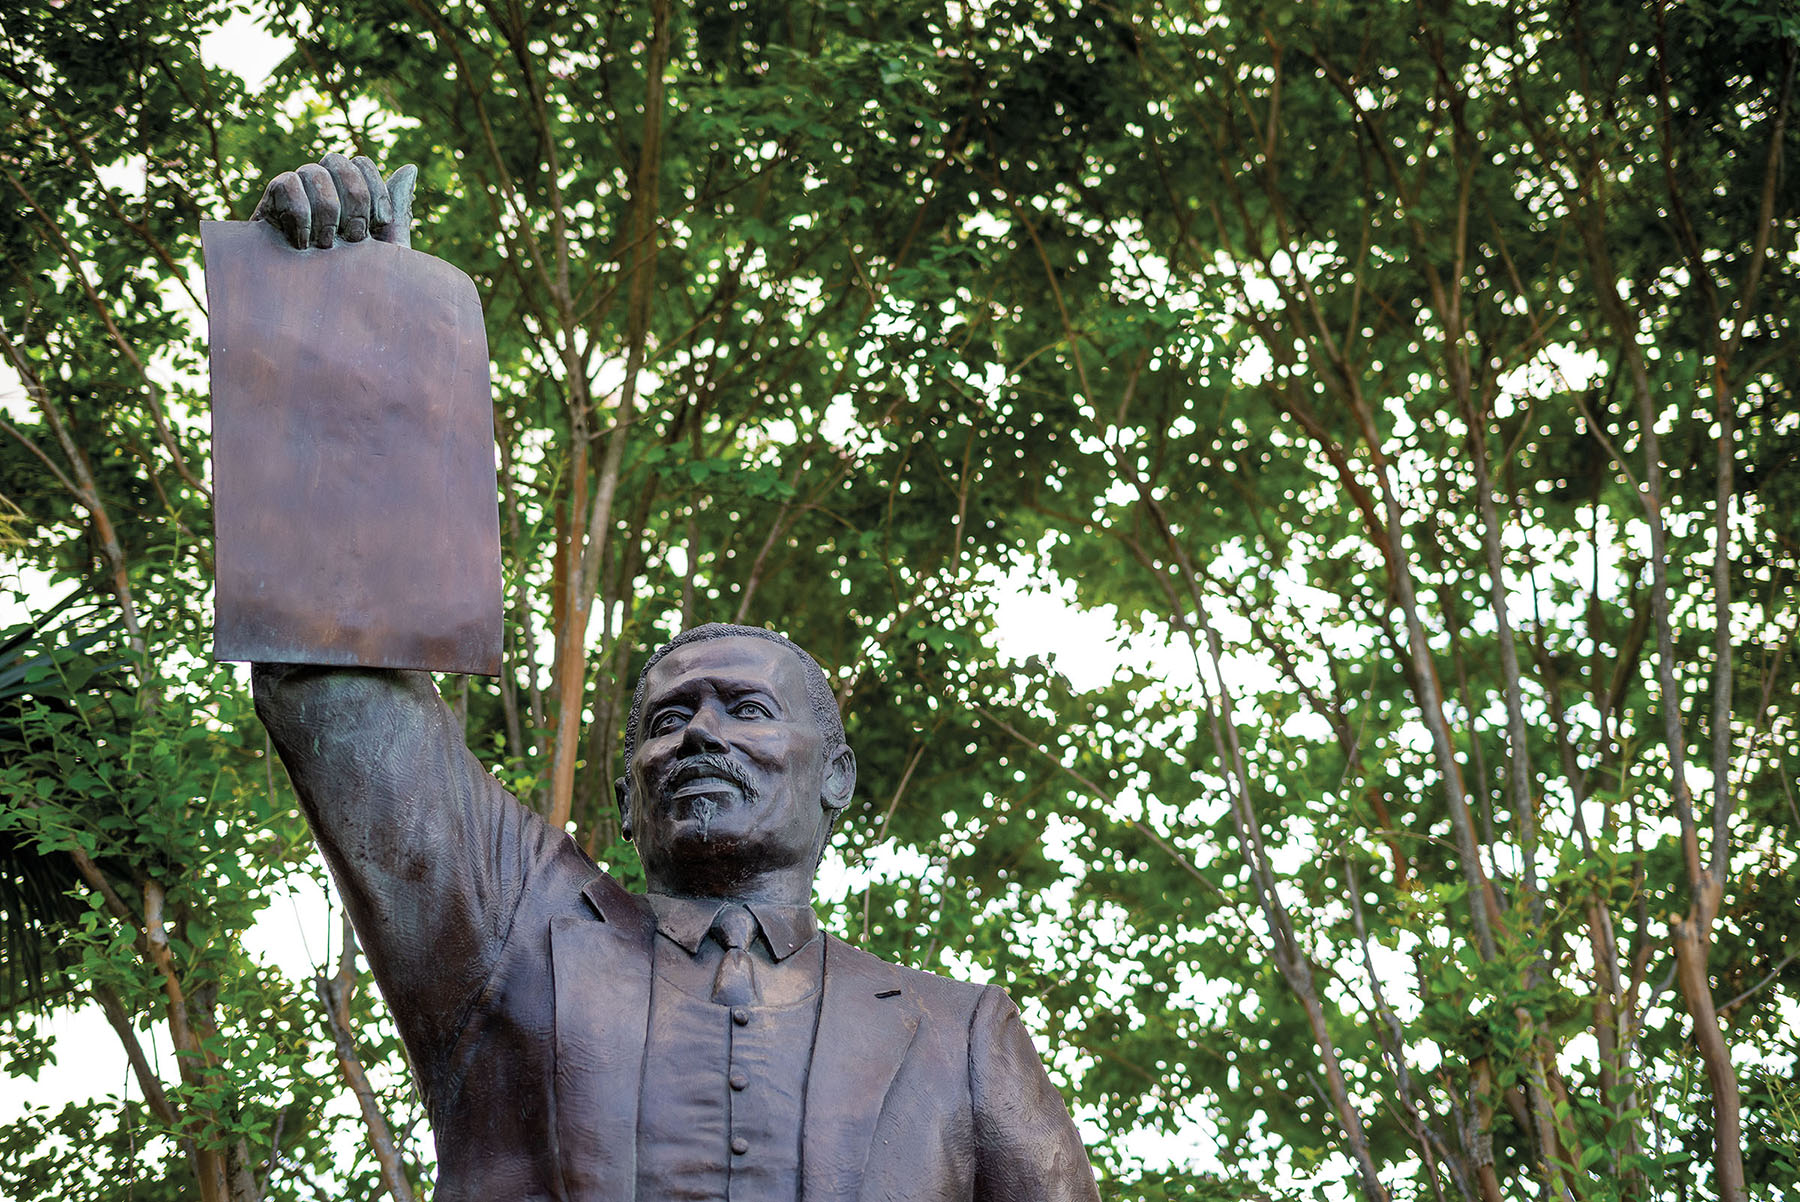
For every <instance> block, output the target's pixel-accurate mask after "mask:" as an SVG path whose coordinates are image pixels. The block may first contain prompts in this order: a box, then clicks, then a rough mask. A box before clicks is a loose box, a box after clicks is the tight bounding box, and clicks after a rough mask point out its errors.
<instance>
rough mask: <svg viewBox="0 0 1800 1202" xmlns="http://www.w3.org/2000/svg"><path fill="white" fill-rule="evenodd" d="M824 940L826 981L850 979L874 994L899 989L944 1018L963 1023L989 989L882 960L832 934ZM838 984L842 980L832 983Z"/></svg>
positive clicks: (923, 1006) (926, 1008)
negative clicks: (871, 989)
mask: <svg viewBox="0 0 1800 1202" xmlns="http://www.w3.org/2000/svg"><path fill="white" fill-rule="evenodd" d="M825 941H826V959H825V965H826V967H825V973H826V977H827V979H828V980H829V979H830V978H832V977H833V976H834V975H835V976H837V977H839V978H844V977H849V978H852V979H854V980H857V981H859V983H861V984H864V985H867V986H870V987H871V988H873V989H874V991H875V992H876V993H877V994H880V993H882V992H883V991H885V990H888V989H898V990H900V991H901V992H902V993H904V994H906V995H908V996H910V997H912V998H913V999H914V1000H915V1001H916V1002H918V1003H919V1005H920V1006H921V1007H922V1008H924V1009H925V1010H927V1011H930V1012H932V1013H934V1014H937V1015H939V1016H942V1017H944V1018H947V1019H955V1020H960V1021H962V1022H965V1023H966V1022H967V1021H968V1019H969V1017H970V1016H971V1015H972V1014H973V1013H974V1011H975V1007H976V1005H977V1004H978V1003H979V1002H980V1001H981V996H982V994H983V993H984V992H986V990H987V988H988V987H987V986H985V985H976V984H973V983H971V982H969V981H959V980H957V979H956V978H954V977H946V976H941V975H939V974H938V973H934V972H925V971H924V970H922V969H917V968H908V967H907V966H906V965H904V964H895V963H894V962H893V961H891V960H883V959H882V958H881V957H880V956H875V955H871V954H870V953H868V952H865V951H863V950H862V949H861V948H859V947H856V946H854V945H852V944H849V943H846V942H844V941H843V940H842V939H839V938H838V937H837V936H835V935H829V934H828V935H826V936H825ZM841 983H843V982H842V981H841V980H840V981H837V982H834V984H841Z"/></svg>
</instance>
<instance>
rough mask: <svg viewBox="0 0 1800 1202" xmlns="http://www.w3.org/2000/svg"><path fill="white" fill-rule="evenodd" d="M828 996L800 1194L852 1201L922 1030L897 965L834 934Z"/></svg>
mask: <svg viewBox="0 0 1800 1202" xmlns="http://www.w3.org/2000/svg"><path fill="white" fill-rule="evenodd" d="M822 995H823V996H822V997H821V999H820V1003H819V1033H818V1036H817V1037H816V1039H815V1040H814V1041H813V1057H812V1069H811V1071H810V1072H809V1074H808V1076H807V1084H806V1116H805V1118H804V1120H803V1122H802V1128H801V1130H802V1135H801V1148H800V1177H801V1197H802V1198H804V1199H805V1202H850V1200H851V1199H855V1198H856V1197H857V1196H858V1192H859V1191H860V1190H861V1188H862V1177H863V1168H864V1166H865V1165H866V1164H867V1162H868V1158H869V1145H870V1144H871V1143H872V1142H873V1140H874V1138H875V1125H876V1123H877V1122H878V1121H879V1120H880V1118H881V1110H882V1104H883V1103H884V1102H885V1101H886V1100H887V1095H888V1090H889V1089H890V1088H891V1087H892V1086H893V1083H894V1075H895V1073H897V1072H898V1071H899V1069H900V1065H901V1063H902V1062H903V1061H904V1060H905V1059H906V1053H907V1049H909V1048H910V1047H911V1046H912V1041H913V1036H914V1035H915V1034H916V1033H917V1032H918V1029H919V1008H918V1002H917V1000H916V999H915V998H914V997H913V996H912V994H911V992H910V991H909V990H907V989H906V987H905V982H904V981H903V980H902V978H901V975H900V972H899V970H897V969H896V968H895V967H894V966H893V965H891V964H888V963H886V962H885V961H882V960H878V959H876V958H875V957H874V956H871V955H869V954H868V953H867V952H863V951H858V950H857V949H856V948H853V947H851V946H850V945H849V944H847V943H844V942H843V941H842V940H839V939H836V938H833V937H832V936H829V935H828V936H826V938H825V981H824V986H823V990H822Z"/></svg>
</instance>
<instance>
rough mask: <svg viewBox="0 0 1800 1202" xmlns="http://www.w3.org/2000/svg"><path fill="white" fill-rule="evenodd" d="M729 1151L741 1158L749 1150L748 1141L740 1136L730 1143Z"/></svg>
mask: <svg viewBox="0 0 1800 1202" xmlns="http://www.w3.org/2000/svg"><path fill="white" fill-rule="evenodd" d="M731 1150H732V1152H733V1154H735V1155H738V1156H742V1155H743V1154H744V1153H746V1152H748V1151H749V1150H750V1141H749V1140H747V1139H745V1138H744V1137H743V1136H741V1135H740V1136H738V1137H737V1138H736V1139H734V1140H732V1141H731Z"/></svg>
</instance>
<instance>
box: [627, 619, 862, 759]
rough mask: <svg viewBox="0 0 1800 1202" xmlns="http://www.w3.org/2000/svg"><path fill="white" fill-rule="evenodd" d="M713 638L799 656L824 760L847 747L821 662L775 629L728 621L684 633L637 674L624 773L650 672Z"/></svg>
mask: <svg viewBox="0 0 1800 1202" xmlns="http://www.w3.org/2000/svg"><path fill="white" fill-rule="evenodd" d="M713 639H762V640H764V641H765V642H770V643H780V644H781V645H782V646H783V647H786V648H787V649H788V650H789V651H791V652H793V653H794V654H795V655H796V656H798V657H799V659H800V663H801V665H802V666H803V668H804V669H805V673H806V699H807V701H808V702H809V703H810V704H811V706H812V714H813V721H814V722H817V723H818V724H819V733H820V734H821V735H823V736H824V739H825V758H826V759H827V760H829V759H830V758H831V757H832V756H834V755H836V754H837V751H838V748H840V747H845V746H848V744H847V743H846V742H845V739H844V720H843V718H842V717H841V716H839V714H838V707H837V697H836V695H835V694H833V693H832V691H831V682H830V681H829V680H827V679H825V670H824V669H823V668H821V667H819V664H818V661H817V660H815V659H813V657H812V656H810V655H808V654H807V653H806V652H805V650H804V649H802V648H801V646H800V645H799V644H798V643H795V642H794V641H793V640H791V639H788V638H786V637H784V636H783V635H779V634H776V633H775V632H774V631H773V630H765V629H763V628H762V627H761V626H734V625H731V624H730V623H728V622H708V623H707V624H706V625H704V626H696V627H694V628H693V629H692V630H684V631H682V632H681V633H680V634H678V635H676V636H675V637H674V638H672V639H670V640H669V641H668V642H666V643H664V644H663V645H662V646H661V647H658V648H657V649H656V651H655V652H654V653H652V655H651V656H650V659H649V660H648V661H647V662H646V663H645V664H644V669H643V671H641V672H639V673H638V678H637V687H636V688H635V689H634V690H632V694H631V715H630V716H629V717H627V718H626V719H625V774H626V775H627V776H629V775H630V774H631V758H632V756H634V755H636V754H637V743H638V724H639V722H640V721H642V719H643V716H644V682H645V681H646V680H648V679H649V678H650V669H652V668H654V667H655V666H656V665H657V664H658V663H660V662H662V658H663V656H665V655H667V654H668V653H669V652H671V651H673V650H675V649H676V648H677V647H686V646H687V645H688V644H690V643H708V642H711V641H712V640H713Z"/></svg>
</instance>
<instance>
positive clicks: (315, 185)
mask: <svg viewBox="0 0 1800 1202" xmlns="http://www.w3.org/2000/svg"><path fill="white" fill-rule="evenodd" d="M295 174H296V175H298V176H299V177H300V182H301V183H302V184H304V185H305V186H306V201H307V203H308V204H310V205H311V206H312V244H313V245H314V246H316V247H318V248H319V249H320V250H329V249H330V248H331V241H332V238H333V237H334V236H335V235H336V234H337V223H338V194H337V185H336V184H334V183H332V182H331V172H329V171H327V170H325V168H323V167H321V166H319V165H318V164H317V163H308V164H306V166H304V167H302V168H300V170H299V171H297V172H295Z"/></svg>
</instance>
